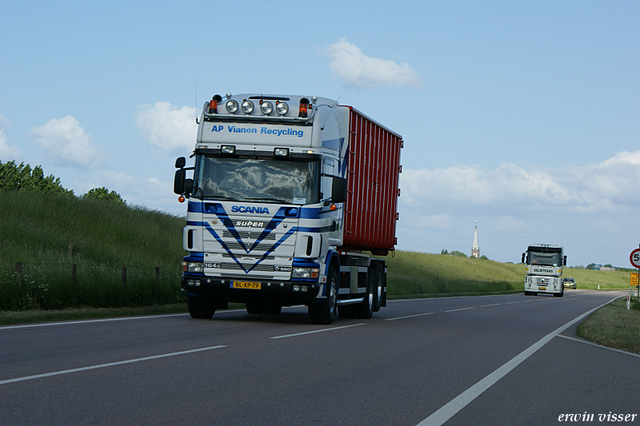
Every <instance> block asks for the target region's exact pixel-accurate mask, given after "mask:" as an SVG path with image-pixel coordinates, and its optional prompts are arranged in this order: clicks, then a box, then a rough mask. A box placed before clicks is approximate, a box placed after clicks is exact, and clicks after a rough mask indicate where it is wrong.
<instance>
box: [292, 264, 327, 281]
mask: <svg viewBox="0 0 640 426" xmlns="http://www.w3.org/2000/svg"><path fill="white" fill-rule="evenodd" d="M319 276H320V269H319V268H301V267H294V268H293V271H291V278H306V279H316V278H318V277H319Z"/></svg>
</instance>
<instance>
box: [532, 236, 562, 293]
mask: <svg viewBox="0 0 640 426" xmlns="http://www.w3.org/2000/svg"><path fill="white" fill-rule="evenodd" d="M563 250H564V249H563V248H562V247H560V246H555V245H549V244H534V245H530V246H529V248H528V249H527V251H526V252H525V253H522V263H524V264H525V265H526V267H527V269H526V276H525V277H524V294H525V295H535V294H538V293H550V294H553V295H554V296H556V297H562V296H563V294H564V285H563V283H562V279H561V278H560V277H561V276H562V267H563V266H566V264H567V256H564V255H563Z"/></svg>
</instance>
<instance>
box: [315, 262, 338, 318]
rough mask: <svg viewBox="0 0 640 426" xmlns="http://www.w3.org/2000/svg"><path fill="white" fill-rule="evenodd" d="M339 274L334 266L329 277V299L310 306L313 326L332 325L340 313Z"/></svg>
mask: <svg viewBox="0 0 640 426" xmlns="http://www.w3.org/2000/svg"><path fill="white" fill-rule="evenodd" d="M337 302H338V274H337V273H336V269H335V267H333V266H330V267H329V275H327V297H326V298H325V299H324V300H323V301H322V302H320V303H312V304H310V305H309V319H310V320H311V322H312V323H313V324H331V323H332V322H333V319H334V318H335V317H336V314H337V311H338V304H337Z"/></svg>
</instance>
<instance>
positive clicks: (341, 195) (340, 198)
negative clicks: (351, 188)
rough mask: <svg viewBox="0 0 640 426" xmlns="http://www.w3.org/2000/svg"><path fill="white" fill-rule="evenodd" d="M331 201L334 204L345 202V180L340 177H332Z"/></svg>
mask: <svg viewBox="0 0 640 426" xmlns="http://www.w3.org/2000/svg"><path fill="white" fill-rule="evenodd" d="M331 201H332V202H334V203H344V202H345V201H347V180H346V179H345V178H341V177H334V178H333V183H332V184H331Z"/></svg>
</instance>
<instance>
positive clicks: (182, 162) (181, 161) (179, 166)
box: [176, 157, 187, 169]
mask: <svg viewBox="0 0 640 426" xmlns="http://www.w3.org/2000/svg"><path fill="white" fill-rule="evenodd" d="M185 164H187V160H185V158H184V157H180V158H177V159H176V169H182V168H184V166H185Z"/></svg>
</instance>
